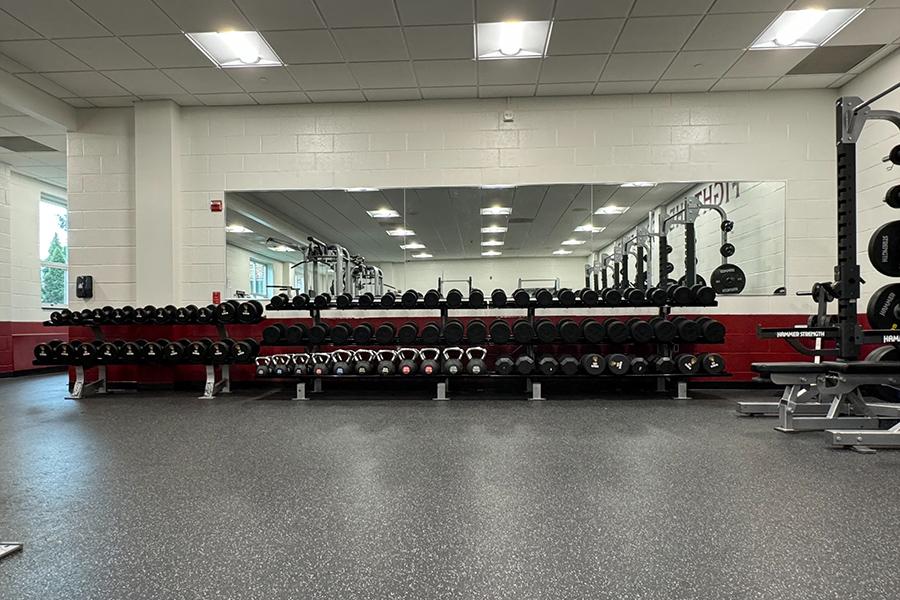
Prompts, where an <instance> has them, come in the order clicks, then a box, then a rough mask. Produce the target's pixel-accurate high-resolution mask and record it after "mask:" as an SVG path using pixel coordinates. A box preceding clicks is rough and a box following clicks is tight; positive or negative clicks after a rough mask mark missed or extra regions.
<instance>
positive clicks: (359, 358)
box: [353, 348, 375, 375]
mask: <svg viewBox="0 0 900 600" xmlns="http://www.w3.org/2000/svg"><path fill="white" fill-rule="evenodd" d="M374 357H375V353H374V352H372V351H371V350H366V349H364V348H362V349H359V350H357V351H356V352H354V353H353V372H354V373H356V374H357V375H371V374H372V372H373V371H374V370H375V365H374V364H372V359H373V358H374Z"/></svg>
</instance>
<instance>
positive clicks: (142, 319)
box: [68, 306, 215, 325]
mask: <svg viewBox="0 0 900 600" xmlns="http://www.w3.org/2000/svg"><path fill="white" fill-rule="evenodd" d="M148 309H149V310H148ZM155 310H156V307H154V306H139V307H137V308H135V309H134V312H133V313H132V315H131V322H132V323H137V324H139V325H140V324H142V323H149V322H150V315H152V314H153V311H155ZM72 316H73V315H70V317H69V319H68V321H69V322H71V321H72ZM213 318H215V317H213Z"/></svg>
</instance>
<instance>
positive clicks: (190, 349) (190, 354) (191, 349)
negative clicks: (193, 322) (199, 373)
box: [119, 338, 212, 364]
mask: <svg viewBox="0 0 900 600" xmlns="http://www.w3.org/2000/svg"><path fill="white" fill-rule="evenodd" d="M210 346H212V340H211V339H209V338H203V339H200V340H194V341H193V342H191V343H190V344H188V345H187V348H185V349H184V360H185V362H188V363H194V364H202V363H204V362H205V361H206V353H207V352H209V347H210ZM132 350H133V349H129V348H128V344H125V345H124V346H122V348H120V349H119V355H120V356H124V355H125V354H126V353H128V354H131V351H132Z"/></svg>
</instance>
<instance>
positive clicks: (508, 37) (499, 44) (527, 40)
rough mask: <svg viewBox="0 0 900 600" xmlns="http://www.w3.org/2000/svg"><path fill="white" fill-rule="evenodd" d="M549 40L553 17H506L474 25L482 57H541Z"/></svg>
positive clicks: (494, 58)
mask: <svg viewBox="0 0 900 600" xmlns="http://www.w3.org/2000/svg"><path fill="white" fill-rule="evenodd" d="M549 41H550V21H504V22H502V23H477V24H476V25H475V55H476V58H478V59H479V60H496V59H503V58H507V59H509V58H540V57H542V56H544V54H545V53H546V51H547V44H548V43H549Z"/></svg>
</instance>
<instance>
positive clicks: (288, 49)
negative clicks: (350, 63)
mask: <svg viewBox="0 0 900 600" xmlns="http://www.w3.org/2000/svg"><path fill="white" fill-rule="evenodd" d="M265 37H266V40H268V42H269V44H271V46H272V48H273V49H274V50H275V52H276V53H277V54H278V56H279V57H280V58H281V60H283V61H284V62H286V63H288V64H305V63H328V62H343V61H344V58H343V57H342V56H341V53H340V52H339V51H338V48H337V46H335V44H334V40H333V39H332V38H331V33H329V32H328V31H325V30H322V29H309V30H306V31H267V32H265Z"/></svg>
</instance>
